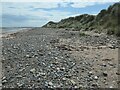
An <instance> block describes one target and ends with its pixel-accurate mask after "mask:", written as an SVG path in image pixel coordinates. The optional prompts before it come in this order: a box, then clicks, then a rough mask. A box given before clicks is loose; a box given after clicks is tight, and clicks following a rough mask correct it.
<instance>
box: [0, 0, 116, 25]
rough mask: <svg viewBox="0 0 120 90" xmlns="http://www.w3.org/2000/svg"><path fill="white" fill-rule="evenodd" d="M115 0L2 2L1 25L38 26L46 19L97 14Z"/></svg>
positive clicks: (55, 19)
mask: <svg viewBox="0 0 120 90" xmlns="http://www.w3.org/2000/svg"><path fill="white" fill-rule="evenodd" d="M113 3H115V2H2V12H1V11H0V14H2V26H6V27H36V26H37V27H40V26H42V25H44V24H46V23H47V22H48V21H55V22H57V21H60V20H61V19H64V18H67V17H70V16H76V15H80V14H85V13H86V14H94V15H96V14H98V13H99V12H100V10H102V9H106V8H108V7H109V6H110V5H112V4H113Z"/></svg>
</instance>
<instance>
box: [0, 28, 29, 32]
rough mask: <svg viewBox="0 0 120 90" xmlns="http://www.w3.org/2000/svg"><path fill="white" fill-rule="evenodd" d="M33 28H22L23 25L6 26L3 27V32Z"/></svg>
mask: <svg viewBox="0 0 120 90" xmlns="http://www.w3.org/2000/svg"><path fill="white" fill-rule="evenodd" d="M28 29H31V28H21V27H5V28H2V30H1V33H13V32H17V31H21V30H28Z"/></svg>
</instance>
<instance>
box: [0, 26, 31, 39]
mask: <svg viewBox="0 0 120 90" xmlns="http://www.w3.org/2000/svg"><path fill="white" fill-rule="evenodd" d="M32 29H33V28H25V29H24V28H23V29H22V30H15V31H11V32H9V31H8V32H2V30H1V33H0V38H4V37H7V36H9V35H11V34H15V33H19V32H27V31H29V30H32Z"/></svg>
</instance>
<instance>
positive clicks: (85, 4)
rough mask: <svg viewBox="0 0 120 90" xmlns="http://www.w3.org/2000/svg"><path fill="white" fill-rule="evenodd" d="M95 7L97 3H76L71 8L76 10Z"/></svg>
mask: <svg viewBox="0 0 120 90" xmlns="http://www.w3.org/2000/svg"><path fill="white" fill-rule="evenodd" d="M93 5H95V2H75V3H72V4H71V6H72V7H74V8H85V7H87V6H93Z"/></svg>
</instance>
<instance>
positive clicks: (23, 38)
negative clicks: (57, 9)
mask: <svg viewBox="0 0 120 90" xmlns="http://www.w3.org/2000/svg"><path fill="white" fill-rule="evenodd" d="M72 33H74V34H75V35H73V34H72ZM78 33H79V31H69V30H67V31H66V30H64V29H58V30H56V29H44V28H36V29H33V30H29V31H24V32H19V33H15V34H12V35H9V36H7V37H3V39H2V41H3V50H2V54H3V59H2V65H3V73H4V75H3V78H2V84H3V86H2V87H6V88H12V87H14V88H16V87H22V88H39V87H48V88H56V87H59V88H70V87H72V88H79V87H90V88H91V87H108V88H109V87H110V88H112V87H117V84H116V83H117V80H116V79H117V76H118V75H117V74H113V78H115V79H114V81H115V80H116V81H115V82H114V83H111V81H109V80H108V81H107V80H106V81H104V79H103V78H104V77H108V74H111V73H112V71H113V70H116V69H117V67H113V66H114V64H112V63H110V62H112V60H111V59H109V58H107V57H105V59H103V60H101V59H100V57H102V56H101V55H97V52H96V54H95V58H87V57H85V56H87V55H89V54H90V53H87V51H90V50H91V49H92V50H94V49H95V50H101V49H104V48H107V49H110V50H116V49H118V46H119V43H118V42H117V39H116V38H114V37H113V36H107V35H101V36H98V37H96V36H90V35H88V36H84V37H81V36H79V34H78ZM10 37H12V38H10ZM98 46H106V47H101V48H98ZM76 53H80V54H79V55H78V56H76V57H75V56H74V55H73V54H76ZM83 53H86V54H84V56H82V54H83ZM108 53H109V52H108ZM100 60H101V62H107V63H103V64H102V63H101V62H100ZM96 63H97V64H96ZM109 64H111V65H112V67H111V65H109ZM94 65H96V66H94ZM116 65H117V63H116ZM116 65H115V66H116ZM96 67H99V68H100V69H99V70H97V69H96ZM105 68H106V69H105ZM111 68H112V69H111ZM113 68H114V69H113ZM105 70H107V71H110V70H112V71H111V72H109V73H108V72H104V71H105ZM116 72H117V70H116ZM101 73H102V74H101ZM103 81H104V82H103ZM105 83H108V84H105ZM103 85H104V86H103Z"/></svg>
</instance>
